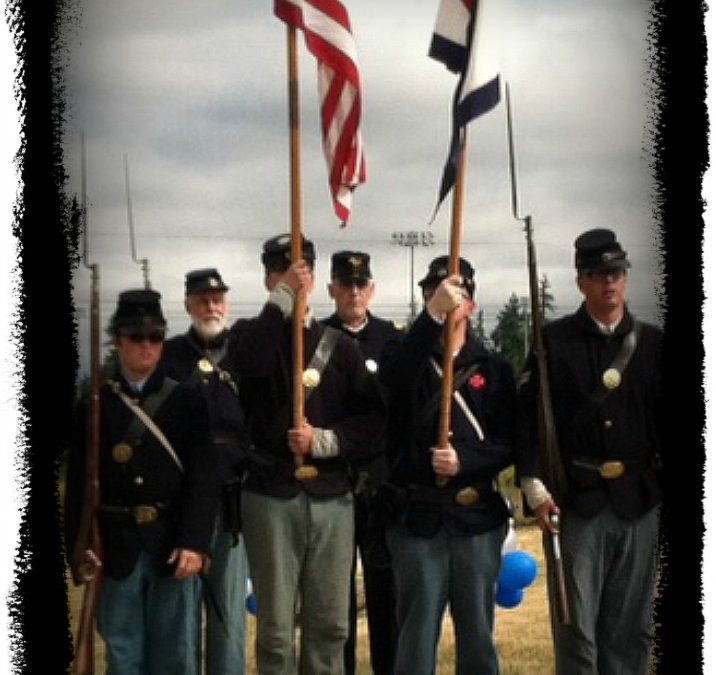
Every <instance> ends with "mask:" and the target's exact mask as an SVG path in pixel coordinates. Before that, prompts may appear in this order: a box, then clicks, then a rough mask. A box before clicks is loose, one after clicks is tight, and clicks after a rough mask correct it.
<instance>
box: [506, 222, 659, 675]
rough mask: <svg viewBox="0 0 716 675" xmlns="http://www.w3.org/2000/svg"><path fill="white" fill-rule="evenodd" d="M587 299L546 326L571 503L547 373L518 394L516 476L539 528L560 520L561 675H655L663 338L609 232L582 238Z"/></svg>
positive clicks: (581, 281)
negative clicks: (546, 402)
mask: <svg viewBox="0 0 716 675" xmlns="http://www.w3.org/2000/svg"><path fill="white" fill-rule="evenodd" d="M575 264H576V268H577V285H578V286H579V290H580V291H581V292H582V294H583V296H584V302H583V303H582V305H581V306H580V308H579V309H578V310H577V312H575V313H574V314H571V315H569V316H566V317H563V318H561V319H558V320H556V321H553V322H551V323H550V324H548V325H547V326H546V327H545V332H544V344H545V349H546V352H547V364H548V372H549V384H550V387H551V393H552V402H553V408H554V419H555V425H556V430H557V437H558V440H559V445H560V453H561V457H562V462H563V465H564V469H565V473H566V475H567V489H566V494H564V495H561V496H557V495H551V494H549V493H548V492H547V490H546V489H545V487H544V485H543V484H542V481H541V480H540V476H541V475H542V474H541V470H540V463H539V453H538V449H537V437H538V435H537V429H536V419H537V417H536V406H537V393H538V386H539V382H538V374H537V370H536V368H535V363H534V360H531V361H529V362H528V364H527V367H526V372H525V376H524V377H523V384H522V385H521V387H520V390H519V407H520V424H519V445H518V453H519V454H518V460H519V461H518V473H519V478H520V484H521V488H522V490H523V492H524V494H525V497H526V499H527V502H528V504H529V506H530V507H531V508H532V509H534V511H535V512H536V515H537V518H538V520H539V523H540V525H541V527H542V528H543V529H545V530H547V531H554V530H555V529H556V528H555V527H554V526H553V525H552V524H551V523H550V516H551V515H552V514H559V516H560V518H561V528H560V529H561V549H562V558H563V565H564V571H565V580H566V587H567V595H568V600H569V608H570V614H571V617H570V618H571V623H570V624H568V625H564V624H556V623H555V624H554V628H555V640H556V644H555V648H556V649H555V652H556V665H557V673H558V674H559V675H581V674H584V675H587V673H589V674H590V675H592V674H593V673H597V672H598V673H599V674H600V675H616V674H617V673H629V674H630V675H640V674H644V673H646V672H647V669H648V661H649V651H650V644H651V631H652V626H651V623H652V603H653V592H654V584H655V576H656V568H657V537H658V504H659V503H660V500H661V493H660V488H659V485H658V479H657V467H658V465H659V453H660V446H661V443H660V435H661V431H660V428H659V424H660V423H662V422H661V420H663V419H664V418H665V417H666V416H665V415H664V414H663V411H662V410H661V406H662V399H661V385H660V381H659V373H660V371H661V331H660V330H659V329H658V328H656V327H654V326H651V325H648V324H645V323H642V322H641V321H637V320H636V319H635V318H634V316H632V314H631V313H630V312H629V310H628V308H627V305H626V292H627V287H628V283H629V280H628V276H627V269H628V268H629V267H630V263H629V261H628V259H627V254H626V251H624V250H623V249H622V247H621V245H620V244H619V242H618V241H617V239H616V235H615V234H614V232H612V231H611V230H607V229H595V230H589V231H587V232H584V233H583V234H582V235H580V236H579V237H578V238H577V239H576V241H575Z"/></svg>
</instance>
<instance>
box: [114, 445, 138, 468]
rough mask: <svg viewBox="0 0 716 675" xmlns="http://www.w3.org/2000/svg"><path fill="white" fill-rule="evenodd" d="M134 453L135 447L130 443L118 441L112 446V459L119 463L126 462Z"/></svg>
mask: <svg viewBox="0 0 716 675" xmlns="http://www.w3.org/2000/svg"><path fill="white" fill-rule="evenodd" d="M133 454H134V448H132V446H131V445H129V443H117V445H115V446H114V447H113V448H112V459H113V460H114V461H115V462H118V463H119V464H125V463H126V462H128V461H129V460H130V459H132V455H133Z"/></svg>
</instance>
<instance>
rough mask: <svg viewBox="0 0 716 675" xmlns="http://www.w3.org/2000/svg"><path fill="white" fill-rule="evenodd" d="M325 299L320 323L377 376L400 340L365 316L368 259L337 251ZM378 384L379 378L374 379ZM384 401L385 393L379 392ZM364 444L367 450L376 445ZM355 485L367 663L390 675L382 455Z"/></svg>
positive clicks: (364, 467)
mask: <svg viewBox="0 0 716 675" xmlns="http://www.w3.org/2000/svg"><path fill="white" fill-rule="evenodd" d="M328 294H329V295H330V297H331V298H332V299H333V301H334V303H335V312H334V313H333V314H332V315H331V316H330V317H328V318H327V319H324V320H323V323H324V324H325V325H326V326H332V327H333V328H336V329H338V330H342V331H343V332H344V333H345V334H346V335H348V336H349V337H350V338H352V339H353V341H354V342H355V343H356V345H357V346H358V348H359V349H360V351H361V353H362V355H363V357H364V359H365V364H366V368H367V369H368V372H370V373H371V374H373V375H374V376H377V373H378V363H379V362H380V355H381V353H382V352H383V348H384V347H385V346H386V344H388V343H394V342H397V341H399V340H400V337H401V335H402V332H401V331H400V330H399V329H398V328H397V327H396V326H395V324H394V323H393V322H392V321H386V320H384V319H380V318H378V317H377V316H375V315H374V314H372V313H371V312H370V310H369V307H370V303H371V301H372V300H373V296H374V295H375V284H374V282H373V276H372V274H371V271H370V256H369V255H368V254H367V253H364V252H362V251H338V252H337V253H334V254H333V256H332V257H331V282H330V283H329V284H328ZM376 379H377V378H376ZM383 394H384V395H385V396H386V399H387V392H383ZM375 442H376V441H375V439H374V438H366V445H373V444H375ZM351 468H352V471H353V480H354V484H355V536H356V551H357V550H360V556H361V564H362V567H363V583H364V589H365V604H366V614H367V617H368V636H369V643H370V661H371V667H372V668H373V672H374V673H375V675H390V674H392V672H393V661H394V658H395V642H396V639H397V631H398V627H397V622H396V619H395V588H394V580H393V573H392V570H391V566H390V556H389V554H388V550H387V547H386V545H385V532H384V528H383V527H382V524H381V523H380V522H379V520H378V518H377V517H376V511H375V509H376V504H375V494H376V491H377V489H378V487H379V485H380V484H381V483H382V482H383V481H384V480H385V479H386V478H387V473H388V467H387V461H386V459H385V455H383V454H381V455H379V456H378V457H376V458H375V459H373V460H372V461H371V462H368V463H365V464H355V465H354V466H352V467H351ZM355 566H356V558H355V557H354V562H353V567H354V572H353V575H352V577H351V598H350V601H351V607H350V610H351V611H350V624H349V629H350V633H349V637H348V641H347V642H346V649H345V673H346V675H353V674H354V673H355V666H356V634H357V615H358V610H357V607H358V602H357V597H356V596H357V594H356V584H355Z"/></svg>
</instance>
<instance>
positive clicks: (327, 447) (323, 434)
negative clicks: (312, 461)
mask: <svg viewBox="0 0 716 675" xmlns="http://www.w3.org/2000/svg"><path fill="white" fill-rule="evenodd" d="M339 454H340V450H339V447H338V436H336V432H335V431H333V430H332V429H319V428H318V427H313V438H312V439H311V456H312V457H316V458H317V459H326V458H327V457H338V455H339Z"/></svg>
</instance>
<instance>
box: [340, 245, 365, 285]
mask: <svg viewBox="0 0 716 675" xmlns="http://www.w3.org/2000/svg"><path fill="white" fill-rule="evenodd" d="M371 278H372V275H371V273H370V256H369V255H368V254H367V253H363V252H362V251H337V252H336V253H334V254H333V255H332V256H331V279H333V280H334V281H355V280H363V279H371Z"/></svg>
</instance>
